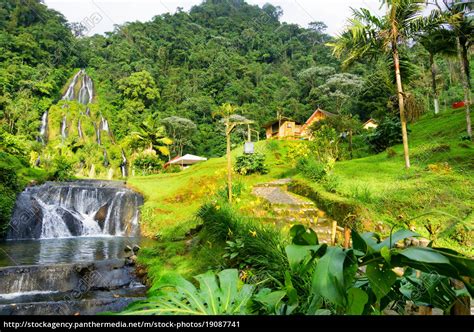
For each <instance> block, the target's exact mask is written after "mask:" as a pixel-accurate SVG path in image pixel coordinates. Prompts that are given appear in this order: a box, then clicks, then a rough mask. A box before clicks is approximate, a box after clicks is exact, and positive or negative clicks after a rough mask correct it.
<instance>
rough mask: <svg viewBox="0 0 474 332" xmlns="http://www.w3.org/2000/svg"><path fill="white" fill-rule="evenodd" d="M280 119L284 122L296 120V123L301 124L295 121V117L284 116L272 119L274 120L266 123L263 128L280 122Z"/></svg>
mask: <svg viewBox="0 0 474 332" xmlns="http://www.w3.org/2000/svg"><path fill="white" fill-rule="evenodd" d="M279 121H281V122H282V123H283V122H284V121H291V122H294V123H296V124H300V123H299V122H298V121H295V120H293V119H291V118H287V117H282V118H281V119H275V120H272V121H270V122H267V123H265V124H264V125H263V126H262V127H263V128H266V127H270V126H273V125H274V124H275V123H277V122H279Z"/></svg>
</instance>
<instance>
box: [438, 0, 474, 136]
mask: <svg viewBox="0 0 474 332" xmlns="http://www.w3.org/2000/svg"><path fill="white" fill-rule="evenodd" d="M436 5H437V6H438V9H439V13H440V14H441V15H443V16H444V17H446V19H447V23H448V24H449V25H450V26H451V28H452V31H453V32H454V34H455V36H456V46H457V53H458V58H459V64H460V67H461V79H462V83H463V89H464V102H465V105H466V106H465V107H466V131H467V136H468V137H469V139H472V126H471V112H470V104H471V75H470V69H469V49H470V48H471V46H472V44H473V41H474V37H473V36H474V19H473V18H472V16H471V15H468V14H469V13H471V12H472V10H473V8H474V1H472V0H469V1H461V0H443V5H444V8H445V9H443V8H442V6H440V5H439V3H438V1H436Z"/></svg>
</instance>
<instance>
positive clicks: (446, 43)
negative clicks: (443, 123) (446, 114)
mask: <svg viewBox="0 0 474 332" xmlns="http://www.w3.org/2000/svg"><path fill="white" fill-rule="evenodd" d="M419 40H420V44H421V45H422V46H423V47H424V49H425V50H426V51H427V52H428V54H429V59H430V68H431V87H432V89H433V101H434V113H435V114H438V113H439V100H438V88H437V86H436V74H437V70H436V63H435V61H434V58H435V56H436V55H438V54H442V55H446V56H455V55H456V54H457V53H456V41H455V38H454V36H453V34H452V33H451V32H450V31H448V30H446V29H442V28H438V27H437V28H435V29H431V30H427V31H425V32H424V33H422V34H421V35H420V37H419Z"/></svg>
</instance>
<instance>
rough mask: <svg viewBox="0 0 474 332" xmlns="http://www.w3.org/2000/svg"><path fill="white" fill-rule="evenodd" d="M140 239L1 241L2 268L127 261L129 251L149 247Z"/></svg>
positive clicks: (88, 238) (0, 261) (0, 260)
mask: <svg viewBox="0 0 474 332" xmlns="http://www.w3.org/2000/svg"><path fill="white" fill-rule="evenodd" d="M147 241H150V240H148V239H145V238H139V237H117V236H113V237H112V236H110V237H72V238H62V239H40V240H9V241H0V266H17V265H45V264H61V263H77V262H90V261H95V260H103V259H114V258H124V257H125V254H126V253H125V251H124V249H125V247H126V246H130V247H132V246H133V245H134V244H140V245H141V246H143V245H145V242H147Z"/></svg>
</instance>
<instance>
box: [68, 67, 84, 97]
mask: <svg viewBox="0 0 474 332" xmlns="http://www.w3.org/2000/svg"><path fill="white" fill-rule="evenodd" d="M83 73H84V70H80V71H78V72H77V73H76V75H74V77H73V78H72V81H71V84H69V86H68V88H67V90H66V93H65V94H64V96H63V100H73V99H74V97H75V94H74V87H75V86H76V84H77V80H78V79H79V76H80V75H81V74H83Z"/></svg>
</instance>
